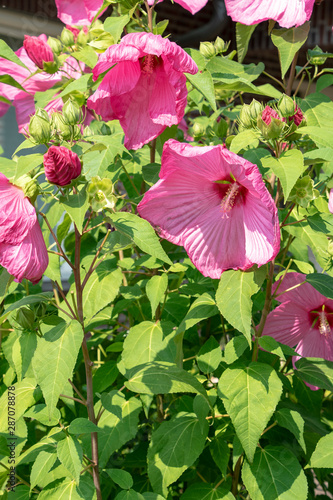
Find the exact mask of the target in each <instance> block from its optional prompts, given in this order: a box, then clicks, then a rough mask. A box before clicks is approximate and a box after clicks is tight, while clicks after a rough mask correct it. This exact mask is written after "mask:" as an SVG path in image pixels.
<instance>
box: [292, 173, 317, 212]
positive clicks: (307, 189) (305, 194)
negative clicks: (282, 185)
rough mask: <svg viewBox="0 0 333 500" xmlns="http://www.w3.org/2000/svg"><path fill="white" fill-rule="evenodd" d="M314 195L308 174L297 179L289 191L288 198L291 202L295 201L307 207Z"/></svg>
mask: <svg viewBox="0 0 333 500" xmlns="http://www.w3.org/2000/svg"><path fill="white" fill-rule="evenodd" d="M315 197H316V196H315V190H314V188H313V180H312V179H311V177H310V176H309V175H305V176H304V177H302V178H301V179H298V181H297V182H296V184H295V186H294V187H293V188H292V190H291V192H290V195H289V198H288V200H289V201H292V202H293V203H297V204H298V205H300V206H301V207H303V208H307V207H308V205H309V203H310V201H312V200H313V199H314V198H315Z"/></svg>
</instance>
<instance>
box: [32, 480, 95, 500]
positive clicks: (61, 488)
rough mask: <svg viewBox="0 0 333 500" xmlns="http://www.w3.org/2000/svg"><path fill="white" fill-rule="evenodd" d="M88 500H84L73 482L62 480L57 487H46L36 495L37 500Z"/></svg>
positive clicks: (85, 499)
mask: <svg viewBox="0 0 333 500" xmlns="http://www.w3.org/2000/svg"><path fill="white" fill-rule="evenodd" d="M55 499H57V500H88V499H87V498H84V497H83V496H82V495H81V493H80V491H79V489H78V488H77V485H76V483H75V481H74V480H70V479H69V478H66V479H64V480H63V481H62V482H61V483H60V484H57V486H53V484H52V485H51V486H46V487H45V488H43V491H42V492H41V493H40V494H39V495H38V500H55Z"/></svg>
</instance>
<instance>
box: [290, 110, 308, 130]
mask: <svg viewBox="0 0 333 500" xmlns="http://www.w3.org/2000/svg"><path fill="white" fill-rule="evenodd" d="M303 118H304V115H303V113H302V111H301V108H300V107H299V106H297V105H296V109H295V114H294V115H293V116H289V121H290V122H291V121H292V120H294V123H295V125H296V127H298V126H299V125H300V124H301V123H302V121H303Z"/></svg>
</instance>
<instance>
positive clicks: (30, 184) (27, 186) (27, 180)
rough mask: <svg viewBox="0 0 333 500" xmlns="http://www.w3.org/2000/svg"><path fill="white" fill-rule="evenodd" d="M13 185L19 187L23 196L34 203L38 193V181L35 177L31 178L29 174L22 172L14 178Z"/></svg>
mask: <svg viewBox="0 0 333 500" xmlns="http://www.w3.org/2000/svg"><path fill="white" fill-rule="evenodd" d="M15 186H18V187H20V188H21V189H22V191H23V193H24V196H25V197H26V198H29V200H30V201H31V203H32V204H34V202H35V200H36V198H37V195H38V183H37V181H36V179H32V178H31V177H30V175H27V174H24V175H21V177H19V178H18V179H16V180H15Z"/></svg>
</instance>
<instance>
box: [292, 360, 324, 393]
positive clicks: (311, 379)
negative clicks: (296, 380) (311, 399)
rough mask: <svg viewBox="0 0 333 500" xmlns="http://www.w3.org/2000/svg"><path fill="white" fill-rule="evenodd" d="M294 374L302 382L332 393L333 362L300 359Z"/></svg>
mask: <svg viewBox="0 0 333 500" xmlns="http://www.w3.org/2000/svg"><path fill="white" fill-rule="evenodd" d="M296 368H297V370H296V371H295V374H296V375H297V376H298V377H300V378H301V379H302V380H304V382H307V383H308V384H311V385H314V386H316V387H320V388H321V389H327V390H329V391H333V362H332V361H327V360H326V359H322V358H301V359H299V360H297V361H296Z"/></svg>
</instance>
